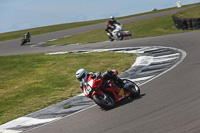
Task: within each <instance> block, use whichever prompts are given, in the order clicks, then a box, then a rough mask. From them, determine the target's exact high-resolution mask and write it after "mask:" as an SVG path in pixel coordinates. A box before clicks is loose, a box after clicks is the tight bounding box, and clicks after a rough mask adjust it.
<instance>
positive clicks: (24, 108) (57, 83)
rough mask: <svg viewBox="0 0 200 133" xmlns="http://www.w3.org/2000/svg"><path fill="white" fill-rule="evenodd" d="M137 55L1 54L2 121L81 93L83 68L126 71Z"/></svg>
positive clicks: (0, 100) (0, 115) (0, 113)
mask: <svg viewBox="0 0 200 133" xmlns="http://www.w3.org/2000/svg"><path fill="white" fill-rule="evenodd" d="M135 58H136V56H135V55H134V54H125V53H111V52H101V53H100V52H96V53H87V54H63V55H44V54H43V53H40V54H27V55H15V56H0V62H1V65H0V97H1V98H0V124H3V123H5V122H8V121H10V120H12V119H15V118H18V117H20V116H24V115H26V114H29V113H31V112H35V111H37V110H39V109H42V108H44V107H47V106H49V105H51V104H55V103H58V102H60V101H63V100H65V99H68V98H70V97H72V96H74V95H77V94H80V93H81V92H82V91H81V89H80V88H79V82H78V80H77V79H76V77H75V73H76V71H77V70H78V69H79V68H85V69H86V70H87V71H101V72H104V71H106V70H111V69H116V70H118V71H119V73H122V72H123V71H125V70H127V69H128V68H130V67H131V65H132V64H133V63H134V61H135ZM66 108H67V107H66Z"/></svg>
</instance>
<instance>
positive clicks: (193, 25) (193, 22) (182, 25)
mask: <svg viewBox="0 0 200 133" xmlns="http://www.w3.org/2000/svg"><path fill="white" fill-rule="evenodd" d="M172 18H173V21H174V25H175V26H176V28H178V29H182V30H197V29H200V18H183V19H182V18H178V17H176V16H175V15H173V16H172Z"/></svg>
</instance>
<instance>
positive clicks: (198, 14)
mask: <svg viewBox="0 0 200 133" xmlns="http://www.w3.org/2000/svg"><path fill="white" fill-rule="evenodd" d="M175 16H176V17H179V18H200V7H195V8H191V9H188V10H185V11H180V12H178V13H176V14H175Z"/></svg>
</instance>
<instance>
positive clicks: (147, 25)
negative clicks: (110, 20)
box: [43, 15, 187, 46]
mask: <svg viewBox="0 0 200 133" xmlns="http://www.w3.org/2000/svg"><path fill="white" fill-rule="evenodd" d="M124 30H128V31H131V32H132V35H133V38H142V37H152V36H160V35H166V34H174V33H182V32H187V31H183V30H179V29H176V28H175V27H174V23H173V20H172V15H166V16H161V17H157V18H151V19H146V20H141V21H136V22H131V23H126V24H124ZM106 40H108V37H107V34H106V32H105V31H104V29H98V30H94V31H90V32H86V33H81V34H77V35H73V36H69V37H66V38H62V39H58V40H56V41H52V42H48V43H45V44H43V45H45V46H50V45H67V44H76V43H93V42H101V41H106Z"/></svg>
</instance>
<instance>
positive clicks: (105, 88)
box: [83, 75, 140, 109]
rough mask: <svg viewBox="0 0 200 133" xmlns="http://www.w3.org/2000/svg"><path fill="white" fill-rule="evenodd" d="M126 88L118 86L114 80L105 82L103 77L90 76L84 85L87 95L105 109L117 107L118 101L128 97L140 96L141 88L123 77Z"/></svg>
mask: <svg viewBox="0 0 200 133" xmlns="http://www.w3.org/2000/svg"><path fill="white" fill-rule="evenodd" d="M123 82H124V83H125V86H124V89H123V88H118V87H117V86H116V85H115V83H114V81H111V80H108V81H107V82H106V83H104V84H103V85H102V83H103V77H102V76H99V77H96V78H93V76H92V75H90V76H89V77H88V82H87V84H86V85H85V86H84V87H83V92H84V94H85V96H86V97H88V98H91V99H92V100H93V101H94V102H95V103H96V104H97V105H99V106H100V107H102V108H104V109H111V108H113V107H115V105H116V103H118V102H120V101H122V100H124V99H126V98H129V97H131V98H135V97H138V96H140V88H139V87H138V86H137V85H136V84H135V83H134V82H132V81H130V80H128V79H123Z"/></svg>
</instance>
